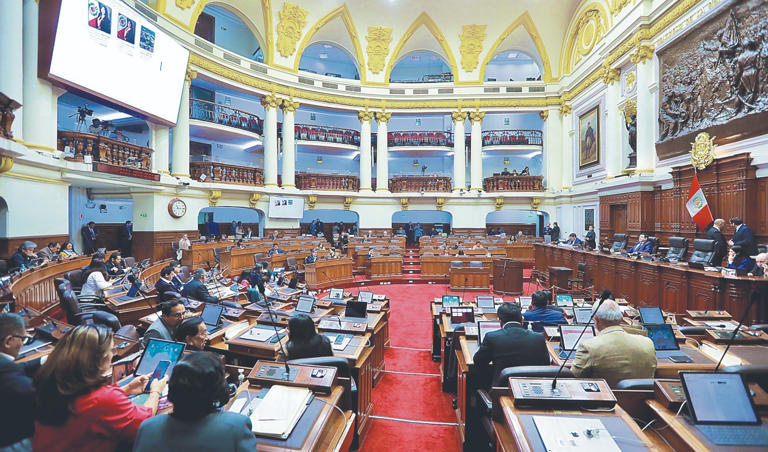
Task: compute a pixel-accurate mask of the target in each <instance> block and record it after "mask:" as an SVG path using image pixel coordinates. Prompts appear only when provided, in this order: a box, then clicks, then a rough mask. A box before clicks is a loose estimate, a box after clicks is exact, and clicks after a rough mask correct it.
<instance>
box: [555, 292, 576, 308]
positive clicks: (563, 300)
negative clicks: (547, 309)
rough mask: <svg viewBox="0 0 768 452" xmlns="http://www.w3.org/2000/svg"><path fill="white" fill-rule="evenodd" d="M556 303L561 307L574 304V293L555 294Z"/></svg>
mask: <svg viewBox="0 0 768 452" xmlns="http://www.w3.org/2000/svg"><path fill="white" fill-rule="evenodd" d="M555 304H556V305H557V306H559V307H561V308H564V307H566V306H573V295H571V294H569V293H567V294H558V295H555Z"/></svg>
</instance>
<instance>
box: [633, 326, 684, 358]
mask: <svg viewBox="0 0 768 452" xmlns="http://www.w3.org/2000/svg"><path fill="white" fill-rule="evenodd" d="M643 328H645V331H647V332H648V338H649V339H650V340H652V341H653V348H655V349H656V359H659V358H669V359H670V360H672V361H673V362H691V361H692V360H691V357H690V356H688V355H686V354H685V353H684V352H682V351H680V345H679V344H678V343H677V339H675V332H674V331H673V330H672V326H671V325H668V324H666V323H657V324H645V325H643Z"/></svg>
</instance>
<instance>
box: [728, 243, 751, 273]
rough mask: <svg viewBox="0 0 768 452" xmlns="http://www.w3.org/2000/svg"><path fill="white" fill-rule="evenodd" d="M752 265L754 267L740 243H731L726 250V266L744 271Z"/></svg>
mask: <svg viewBox="0 0 768 452" xmlns="http://www.w3.org/2000/svg"><path fill="white" fill-rule="evenodd" d="M752 267H754V265H753V264H752V259H750V258H749V256H748V255H747V253H746V252H745V251H744V248H743V247H742V246H741V245H733V246H732V247H731V249H729V250H728V266H727V267H726V268H733V269H736V270H742V271H744V272H745V273H746V272H747V271H749V270H751V269H752Z"/></svg>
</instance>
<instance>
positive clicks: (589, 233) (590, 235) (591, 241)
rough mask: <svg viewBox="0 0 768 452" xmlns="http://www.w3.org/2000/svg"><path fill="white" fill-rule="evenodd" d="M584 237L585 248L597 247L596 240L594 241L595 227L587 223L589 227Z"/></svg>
mask: <svg viewBox="0 0 768 452" xmlns="http://www.w3.org/2000/svg"><path fill="white" fill-rule="evenodd" d="M584 238H585V239H586V242H587V249H590V250H593V249H595V248H597V242H596V238H597V236H596V235H595V227H594V226H592V225H591V224H590V225H589V229H588V230H587V233H586V235H584Z"/></svg>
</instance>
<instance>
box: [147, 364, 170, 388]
mask: <svg viewBox="0 0 768 452" xmlns="http://www.w3.org/2000/svg"><path fill="white" fill-rule="evenodd" d="M170 365H171V362H170V361H160V362H159V363H157V367H155V371H154V372H152V376H151V377H149V380H148V381H147V386H146V387H145V388H144V392H148V391H149V389H150V386H152V381H154V380H159V379H161V378H163V377H164V376H165V373H166V372H167V371H168V366H170Z"/></svg>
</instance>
